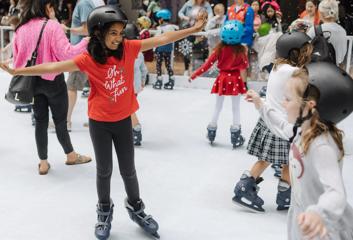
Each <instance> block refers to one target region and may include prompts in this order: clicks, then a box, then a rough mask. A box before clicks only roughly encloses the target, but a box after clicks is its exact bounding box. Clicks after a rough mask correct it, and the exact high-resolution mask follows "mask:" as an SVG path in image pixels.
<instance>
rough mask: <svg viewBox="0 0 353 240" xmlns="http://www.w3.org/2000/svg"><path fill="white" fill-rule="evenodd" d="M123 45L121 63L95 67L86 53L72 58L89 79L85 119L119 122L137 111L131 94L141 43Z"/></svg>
mask: <svg viewBox="0 0 353 240" xmlns="http://www.w3.org/2000/svg"><path fill="white" fill-rule="evenodd" d="M123 45H124V53H123V57H122V59H121V60H118V59H116V58H115V57H109V58H108V59H107V62H106V64H100V63H97V62H96V61H94V59H93V57H92V56H91V55H89V53H87V52H86V53H83V54H80V55H78V56H77V57H75V58H74V62H75V64H76V65H77V67H78V68H79V69H80V70H81V71H82V72H85V73H86V74H87V75H88V80H89V83H90V87H91V92H90V95H89V98H88V116H89V118H91V119H93V120H96V121H102V122H116V121H120V120H122V119H125V118H127V117H129V116H130V115H131V114H133V113H134V112H136V110H137V109H138V107H139V106H138V103H137V100H136V96H135V93H134V63H135V59H136V58H137V55H138V53H139V51H140V49H141V40H124V42H123Z"/></svg>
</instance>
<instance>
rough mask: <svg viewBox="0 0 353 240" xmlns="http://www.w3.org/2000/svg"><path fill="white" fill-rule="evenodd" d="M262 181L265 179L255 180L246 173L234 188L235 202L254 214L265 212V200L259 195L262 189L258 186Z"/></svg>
mask: <svg viewBox="0 0 353 240" xmlns="http://www.w3.org/2000/svg"><path fill="white" fill-rule="evenodd" d="M262 181H263V178H258V179H256V180H255V179H254V178H253V177H252V176H250V173H249V172H248V171H246V172H244V173H243V175H242V176H241V178H240V181H239V182H238V183H237V185H236V186H235V188H234V194H235V195H234V197H233V202H234V203H235V204H237V205H239V206H241V207H245V208H246V209H248V210H250V211H253V212H265V209H263V208H262V205H264V200H262V198H260V197H259V196H258V195H257V193H258V191H259V189H260V188H259V187H258V186H257V185H258V184H259V183H260V182H262Z"/></svg>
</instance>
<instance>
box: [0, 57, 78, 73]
mask: <svg viewBox="0 0 353 240" xmlns="http://www.w3.org/2000/svg"><path fill="white" fill-rule="evenodd" d="M0 68H1V69H2V70H4V71H6V72H8V73H10V74H11V75H24V76H39V75H43V74H47V73H61V72H73V71H79V68H78V67H77V65H76V64H75V62H74V61H73V60H68V61H63V62H51V63H43V64H39V65H35V66H32V67H24V68H17V69H13V68H10V67H9V66H8V65H7V64H5V63H0Z"/></svg>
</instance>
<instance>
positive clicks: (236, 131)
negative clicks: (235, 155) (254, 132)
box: [230, 126, 245, 148]
mask: <svg viewBox="0 0 353 240" xmlns="http://www.w3.org/2000/svg"><path fill="white" fill-rule="evenodd" d="M230 141H231V143H232V144H233V148H237V147H241V146H243V144H244V142H245V138H244V137H243V136H242V135H241V128H240V127H239V128H237V127H233V126H231V127H230Z"/></svg>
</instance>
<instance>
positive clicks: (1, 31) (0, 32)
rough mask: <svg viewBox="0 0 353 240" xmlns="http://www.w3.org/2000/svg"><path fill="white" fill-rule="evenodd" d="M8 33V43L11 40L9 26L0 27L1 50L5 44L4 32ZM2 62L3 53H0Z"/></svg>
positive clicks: (11, 29) (11, 31) (11, 33)
mask: <svg viewBox="0 0 353 240" xmlns="http://www.w3.org/2000/svg"><path fill="white" fill-rule="evenodd" d="M6 31H8V32H10V41H11V40H12V38H13V28H12V27H10V26H0V49H1V50H2V49H3V48H4V47H5V46H6V44H5V32H6ZM3 60H4V53H3V51H0V61H3Z"/></svg>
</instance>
